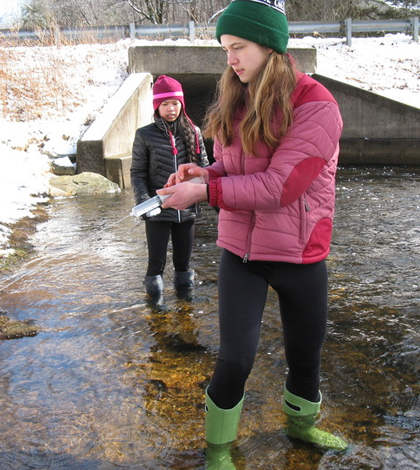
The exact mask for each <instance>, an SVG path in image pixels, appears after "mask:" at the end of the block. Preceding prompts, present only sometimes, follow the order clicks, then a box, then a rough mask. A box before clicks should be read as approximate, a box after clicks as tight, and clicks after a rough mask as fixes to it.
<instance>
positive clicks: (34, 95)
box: [0, 48, 72, 121]
mask: <svg viewBox="0 0 420 470" xmlns="http://www.w3.org/2000/svg"><path fill="white" fill-rule="evenodd" d="M34 52H35V51H34ZM25 55H27V54H25ZM31 55H32V57H30V58H28V57H26V59H23V58H22V53H21V51H20V50H19V49H17V48H4V49H0V62H1V64H2V68H1V70H0V101H1V105H2V114H3V117H6V116H7V117H8V119H10V120H16V121H29V120H33V119H37V118H40V117H41V116H42V109H44V108H45V107H54V108H60V107H63V106H66V105H67V103H68V101H71V100H72V93H71V91H70V90H69V87H68V86H67V85H66V81H65V79H64V73H65V67H64V64H63V60H62V59H60V57H57V56H56V55H54V54H48V53H47V54H36V53H34V54H31Z"/></svg>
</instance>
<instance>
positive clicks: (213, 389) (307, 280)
mask: <svg viewBox="0 0 420 470" xmlns="http://www.w3.org/2000/svg"><path fill="white" fill-rule="evenodd" d="M269 285H271V286H272V287H273V289H274V290H275V291H276V292H277V293H278V296H279V304H280V312H281V319H282V325H283V336H284V345H285V352H286V359H287V363H288V366H289V372H288V376H287V382H286V384H287V389H288V390H289V392H291V393H293V394H295V395H298V396H300V397H302V398H305V399H307V400H309V401H312V402H313V401H317V400H318V391H319V390H318V389H319V372H320V363H321V349H322V345H323V342H324V339H325V333H326V323H327V291H328V275H327V269H326V264H325V261H321V262H319V263H314V264H307V265H298V264H290V263H278V262H266V261H248V262H247V263H244V262H243V261H242V259H241V258H240V257H238V256H236V255H234V254H232V253H231V252H229V251H227V250H224V251H223V253H222V259H221V262H220V271H219V323H220V351H219V356H218V359H217V362H216V368H215V371H214V374H213V377H212V379H211V382H210V385H209V389H208V393H209V395H210V397H211V398H212V399H213V401H214V402H215V404H216V405H217V406H218V407H219V408H224V409H230V408H233V407H234V406H235V405H236V404H237V403H238V402H239V400H240V399H241V398H242V396H243V394H244V389H245V382H246V380H247V378H248V376H249V374H250V372H251V369H252V367H253V364H254V360H255V356H256V353H257V347H258V341H259V335H260V326H261V319H262V315H263V310H264V306H265V302H266V298H267V290H268V286H269Z"/></svg>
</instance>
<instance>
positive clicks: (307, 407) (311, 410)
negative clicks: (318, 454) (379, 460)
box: [283, 387, 348, 450]
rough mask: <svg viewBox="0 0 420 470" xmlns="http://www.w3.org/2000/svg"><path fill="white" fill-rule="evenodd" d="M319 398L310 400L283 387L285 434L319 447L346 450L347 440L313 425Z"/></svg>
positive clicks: (318, 408) (319, 403)
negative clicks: (285, 420) (285, 416)
mask: <svg viewBox="0 0 420 470" xmlns="http://www.w3.org/2000/svg"><path fill="white" fill-rule="evenodd" d="M319 395H320V400H319V401H318V402H315V403H313V402H311V401H308V400H305V399H304V398H301V397H298V396H296V395H293V393H290V392H289V391H288V390H287V388H286V387H284V403H283V411H284V412H285V413H286V415H287V427H286V434H287V435H288V436H289V437H291V438H293V439H300V440H301V441H303V442H309V443H311V444H315V445H316V446H318V447H320V448H321V449H326V450H327V449H334V450H346V449H347V447H348V444H347V442H345V441H343V439H341V438H339V437H338V436H334V434H331V433H329V432H326V431H321V430H320V429H317V428H316V427H315V420H316V417H317V415H318V413H319V410H320V408H321V401H322V395H321V392H320V393H319Z"/></svg>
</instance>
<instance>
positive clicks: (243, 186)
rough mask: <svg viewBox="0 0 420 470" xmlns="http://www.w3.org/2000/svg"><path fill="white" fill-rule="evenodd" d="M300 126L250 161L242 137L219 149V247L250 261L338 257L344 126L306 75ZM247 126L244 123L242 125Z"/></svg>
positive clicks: (214, 190)
mask: <svg viewBox="0 0 420 470" xmlns="http://www.w3.org/2000/svg"><path fill="white" fill-rule="evenodd" d="M297 77H298V83H297V86H296V88H295V90H294V92H293V96H292V100H293V103H294V121H293V125H292V127H291V128H290V129H289V131H288V132H287V134H286V135H285V136H284V137H283V138H282V139H281V142H280V144H279V146H278V147H277V148H276V149H269V148H267V147H266V146H265V145H263V144H262V143H261V144H260V145H259V146H258V156H257V157H255V156H253V155H250V154H246V153H245V152H244V150H243V149H242V145H241V141H240V139H239V137H238V135H236V136H235V137H234V140H233V142H232V145H231V146H229V147H222V145H221V144H220V142H219V141H218V140H217V139H216V140H215V143H214V158H215V160H216V161H215V163H214V164H213V165H212V166H210V167H208V168H207V169H208V170H209V174H210V181H209V203H210V205H211V206H218V207H220V213H219V227H218V229H219V233H218V240H217V244H218V245H219V246H220V247H223V248H226V249H227V250H229V251H231V252H232V253H235V254H236V255H238V256H241V257H243V258H244V260H245V261H246V260H248V259H249V260H263V261H284V262H288V263H295V264H309V263H315V262H317V261H320V260H322V259H324V258H326V257H327V255H328V253H329V251H330V243H331V234H332V225H333V216H334V199H335V173H336V169H337V161H338V154H339V139H340V136H341V132H342V127H343V122H342V119H341V115H340V111H339V108H338V105H337V103H336V101H335V100H334V98H333V97H332V95H331V94H330V92H329V91H328V90H327V89H326V88H325V87H324V86H323V85H321V84H320V83H318V82H317V81H315V80H314V79H312V78H311V77H309V76H307V75H305V74H302V73H298V75H297ZM238 123H239V120H238Z"/></svg>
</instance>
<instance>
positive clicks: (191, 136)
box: [178, 112, 198, 163]
mask: <svg viewBox="0 0 420 470" xmlns="http://www.w3.org/2000/svg"><path fill="white" fill-rule="evenodd" d="M178 131H179V134H180V136H181V138H182V140H183V141H184V142H185V146H186V150H187V155H188V158H189V160H190V162H192V163H198V155H197V150H198V149H197V130H196V128H195V127H194V124H193V122H192V121H191V120H190V119H189V118H188V117H187V116H186V115H185V113H184V112H181V114H180V116H179V119H178Z"/></svg>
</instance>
